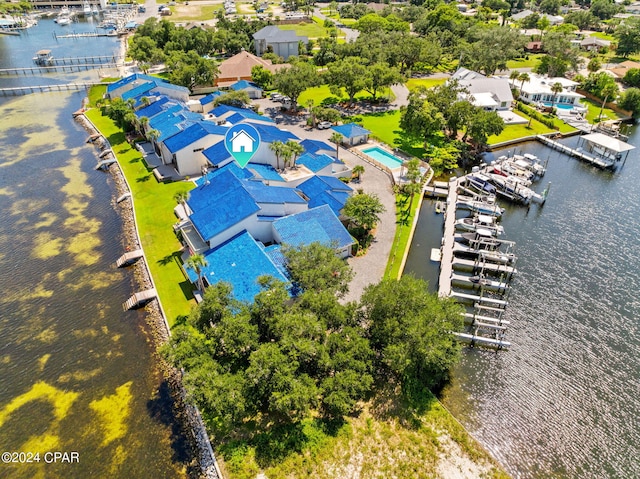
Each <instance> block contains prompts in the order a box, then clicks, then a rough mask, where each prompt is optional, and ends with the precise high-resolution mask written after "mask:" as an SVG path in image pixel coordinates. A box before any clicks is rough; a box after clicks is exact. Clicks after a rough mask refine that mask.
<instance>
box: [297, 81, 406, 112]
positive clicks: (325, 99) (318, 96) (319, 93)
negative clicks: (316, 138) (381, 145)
mask: <svg viewBox="0 0 640 479" xmlns="http://www.w3.org/2000/svg"><path fill="white" fill-rule="evenodd" d="M387 96H388V97H389V99H390V101H393V99H394V98H395V97H394V96H393V93H392V92H391V90H390V89H388V88H385V89H383V90H382V91H381V92H379V93H378V97H387ZM367 98H371V95H370V94H369V93H368V92H366V91H364V90H363V91H360V92H358V93H356V100H361V99H367ZM348 99H349V98H348V96H347V94H346V93H344V91H343V94H342V97H341V98H337V97H336V96H335V95H334V94H333V93H331V90H329V85H321V86H317V87H313V88H307V89H306V90H305V91H303V92H302V93H301V94H300V96H299V97H298V105H300V106H302V107H305V108H306V106H307V102H308V101H309V100H313V104H314V105H322V104H323V103H328V104H336V103H339V102H341V101H347V100H348Z"/></svg>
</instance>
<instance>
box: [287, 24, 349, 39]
mask: <svg viewBox="0 0 640 479" xmlns="http://www.w3.org/2000/svg"><path fill="white" fill-rule="evenodd" d="M278 28H280V29H281V30H293V31H294V32H296V35H298V36H305V37H309V38H312V39H314V40H315V39H318V38H324V37H328V36H329V30H328V29H326V28H324V25H323V23H316V22H315V21H314V22H312V23H305V22H301V23H298V24H297V25H278ZM344 36H345V34H344V32H342V31H341V30H338V38H341V37H344Z"/></svg>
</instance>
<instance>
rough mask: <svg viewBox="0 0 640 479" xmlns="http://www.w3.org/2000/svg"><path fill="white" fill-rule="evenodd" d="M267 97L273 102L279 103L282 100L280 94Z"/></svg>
mask: <svg viewBox="0 0 640 479" xmlns="http://www.w3.org/2000/svg"><path fill="white" fill-rule="evenodd" d="M269 97H270V98H271V100H273V101H280V100H281V98H282V95H281V94H280V93H272V94H271V95H269Z"/></svg>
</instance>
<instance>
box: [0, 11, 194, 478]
mask: <svg viewBox="0 0 640 479" xmlns="http://www.w3.org/2000/svg"><path fill="white" fill-rule="evenodd" d="M94 28H95V27H94V26H93V25H91V24H85V23H80V24H74V25H72V26H70V27H65V28H64V29H63V27H59V26H57V25H55V24H54V23H53V21H51V20H43V21H41V22H40V25H38V26H37V27H35V28H32V29H30V30H28V31H27V32H25V33H23V34H22V36H20V37H9V36H2V35H0V68H6V67H9V66H11V67H16V66H25V67H26V66H32V61H31V57H32V56H33V55H34V53H35V52H36V51H37V50H39V49H42V48H49V49H51V50H52V51H53V54H54V56H57V57H62V56H86V55H91V54H96V55H103V54H107V53H109V54H110V52H113V51H114V50H115V49H116V48H117V47H118V43H117V42H116V41H115V40H114V39H112V38H96V39H83V40H80V41H78V40H71V39H59V40H58V41H56V40H55V39H54V38H53V35H52V32H53V31H57V32H58V33H59V34H62V33H63V32H65V31H66V32H69V31H77V32H80V31H88V30H93V29H94ZM92 75H94V78H95V73H93V74H92ZM87 77H88V74H87V73H86V72H84V73H79V74H78V73H76V74H64V76H62V75H38V76H25V77H19V78H15V77H14V78H6V77H0V86H3V87H9V86H16V85H23V84H30V85H42V84H53V83H68V82H70V81H74V80H76V79H84V78H87ZM84 96H85V93H84V92H75V93H66V92H63V93H46V94H33V95H28V96H21V97H3V98H0V118H1V119H2V120H0V152H1V153H0V216H1V217H2V219H3V221H1V222H0V290H1V291H2V294H1V295H0V335H1V336H2V338H3V341H2V343H0V364H1V365H2V366H1V367H2V370H1V371H2V372H1V373H0V452H3V451H39V452H41V453H44V452H46V451H63V452H64V451H67V452H70V451H77V452H78V453H79V458H80V462H79V464H55V465H54V464H46V463H44V461H43V460H41V461H40V462H39V463H34V464H29V465H7V464H0V477H7V478H35V477H47V478H58V477H59V478H70V477H129V478H159V477H171V478H173V477H184V476H185V472H184V471H185V466H184V464H185V461H188V460H189V459H190V458H189V457H186V455H185V453H184V452H183V451H182V449H181V447H180V444H181V437H178V436H175V435H174V433H173V431H174V429H173V426H174V424H172V423H171V421H170V420H169V421H167V419H166V418H167V417H168V416H170V415H169V414H168V410H167V397H166V393H165V391H166V388H163V387H162V386H161V385H162V377H161V375H160V374H159V372H158V371H157V369H156V360H155V358H154V356H153V346H152V344H151V337H150V332H149V330H148V328H147V326H146V323H145V321H144V314H143V313H141V312H126V313H125V312H123V311H122V306H121V304H122V303H123V302H124V301H125V300H126V298H127V297H128V296H129V295H130V294H132V292H133V284H132V274H131V272H130V271H126V270H124V271H123V270H117V269H114V268H113V267H112V265H113V263H114V262H115V260H116V258H117V257H118V256H119V255H120V254H122V252H123V241H122V221H121V219H120V217H119V216H118V214H117V210H116V207H115V206H113V205H112V198H113V195H114V193H115V192H114V187H113V184H112V182H111V179H110V177H109V176H108V175H105V174H104V173H102V172H96V171H94V169H93V167H94V166H95V164H96V152H95V150H94V148H93V146H91V145H87V144H86V143H85V140H86V138H87V136H88V134H87V133H86V131H85V130H84V129H83V128H81V127H80V126H79V125H78V124H77V123H75V122H74V121H73V119H72V117H71V113H72V112H73V111H75V110H77V109H78V108H79V107H80V105H81V101H82V98H83V97H84ZM41 459H42V458H41Z"/></svg>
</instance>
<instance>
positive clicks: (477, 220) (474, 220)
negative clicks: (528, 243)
mask: <svg viewBox="0 0 640 479" xmlns="http://www.w3.org/2000/svg"><path fill="white" fill-rule="evenodd" d="M454 225H455V227H456V229H458V230H463V231H471V232H475V231H477V230H478V229H483V230H486V231H490V232H491V233H492V235H493V236H499V235H501V234H503V233H504V228H503V227H502V226H500V225H499V224H497V222H496V217H495V216H488V215H476V216H472V217H469V218H460V219H459V220H456V222H455V223H454Z"/></svg>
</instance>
